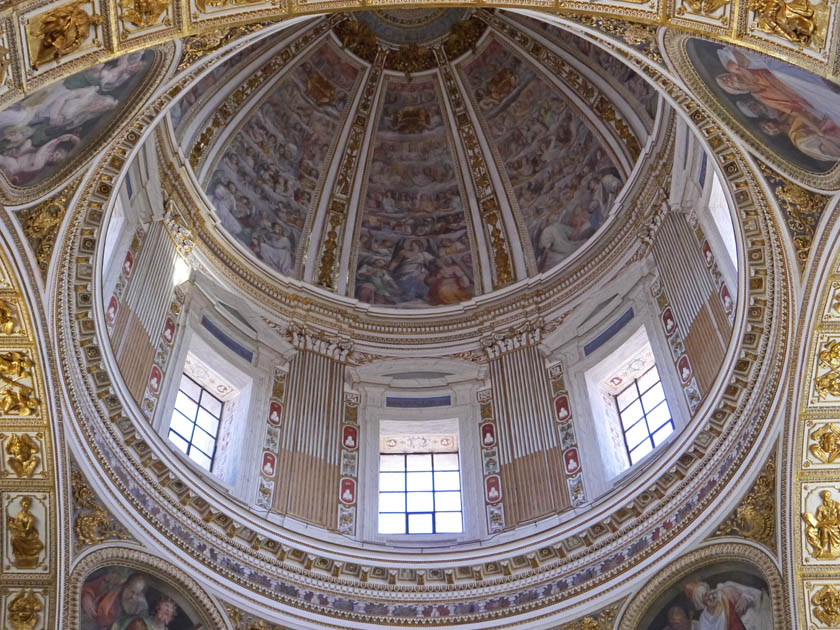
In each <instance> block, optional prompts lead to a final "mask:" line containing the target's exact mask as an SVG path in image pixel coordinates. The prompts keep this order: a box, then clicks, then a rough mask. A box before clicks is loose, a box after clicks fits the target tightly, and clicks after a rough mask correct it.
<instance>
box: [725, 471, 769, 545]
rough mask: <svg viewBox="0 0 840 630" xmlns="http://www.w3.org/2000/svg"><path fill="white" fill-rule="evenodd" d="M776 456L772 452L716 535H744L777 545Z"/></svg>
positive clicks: (764, 543) (756, 540)
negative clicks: (775, 524) (775, 533)
mask: <svg viewBox="0 0 840 630" xmlns="http://www.w3.org/2000/svg"><path fill="white" fill-rule="evenodd" d="M775 489H776V457H775V455H773V456H771V457H770V459H769V460H768V461H767V464H765V466H764V470H762V471H761V473H760V474H759V475H758V478H757V479H756V480H755V483H754V484H753V486H752V488H750V491H749V492H748V493H747V496H746V497H744V499H743V500H742V501H741V504H740V505H739V506H738V507H737V508H736V509H735V512H734V513H732V514H731V515H730V516H729V518H727V519H726V520H725V521H724V522H723V523H722V524H721V525H720V526H719V527H718V528H717V529H716V530H715V535H716V536H743V537H744V538H748V539H750V540H754V541H755V542H757V543H760V544H762V545H766V546H768V547H771V548H772V547H774V545H773V542H774V539H773V532H774V530H775V526H774V523H775V521H774V519H775V514H776V509H775V496H776V492H775Z"/></svg>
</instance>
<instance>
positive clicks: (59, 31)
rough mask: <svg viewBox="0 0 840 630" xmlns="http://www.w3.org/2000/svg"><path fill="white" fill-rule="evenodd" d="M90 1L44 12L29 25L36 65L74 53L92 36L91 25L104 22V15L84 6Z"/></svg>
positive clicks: (33, 58) (31, 51)
mask: <svg viewBox="0 0 840 630" xmlns="http://www.w3.org/2000/svg"><path fill="white" fill-rule="evenodd" d="M86 4H89V3H88V2H87V0H80V1H79V2H71V3H70V4H65V5H63V6H60V7H57V8H55V9H53V10H52V11H48V12H46V13H43V14H41V15H39V16H37V17H36V18H34V19H33V20H32V21H31V22H30V23H29V25H28V28H27V31H28V34H29V37H30V39H31V41H30V54H31V56H32V67H33V68H35V69H37V68H38V65H39V64H42V63H46V62H48V61H54V60H57V59H59V58H60V57H61V56H62V55H66V54H68V53H71V52H73V51H74V50H76V49H77V48H79V46H81V45H82V44H83V43H84V41H85V40H86V39H87V38H88V36H89V35H90V27H91V26H99V25H100V24H104V22H105V20H104V19H103V17H102V16H101V15H97V14H95V13H94V14H93V15H90V14H88V13H87V11H85V10H84V9H83V8H82V7H83V6H85V5H86Z"/></svg>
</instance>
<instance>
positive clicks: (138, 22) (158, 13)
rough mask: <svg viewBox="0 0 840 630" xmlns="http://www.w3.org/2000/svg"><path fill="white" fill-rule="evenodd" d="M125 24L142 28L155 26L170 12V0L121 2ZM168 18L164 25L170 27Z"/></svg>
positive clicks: (131, 0)
mask: <svg viewBox="0 0 840 630" xmlns="http://www.w3.org/2000/svg"><path fill="white" fill-rule="evenodd" d="M120 7H121V8H122V10H123V11H122V16H121V18H122V21H123V24H125V23H126V22H129V23H131V24H134V26H139V27H141V28H144V27H147V26H153V25H155V24H156V23H157V22H158V21H159V20H160V19H161V18H162V17H163V16H164V14H166V13H167V12H168V9H169V1H168V0H120ZM170 23H171V22H170V20H169V18H168V17H167V18H166V19H165V20H164V24H166V25H167V26H169V25H170Z"/></svg>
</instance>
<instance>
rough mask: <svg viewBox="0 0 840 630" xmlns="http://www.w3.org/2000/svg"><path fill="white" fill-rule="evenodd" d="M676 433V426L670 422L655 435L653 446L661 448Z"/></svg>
mask: <svg viewBox="0 0 840 630" xmlns="http://www.w3.org/2000/svg"><path fill="white" fill-rule="evenodd" d="M673 432H674V424H673V423H672V422H668V423H667V424H666V425H665V426H663V427H662V428H661V429H659V431H657V432H656V433H654V434H653V444H654V446H659V445H660V444H662V442H664V441H665V440H666V439H667V438H668V436H669V435H671V434H672V433H673Z"/></svg>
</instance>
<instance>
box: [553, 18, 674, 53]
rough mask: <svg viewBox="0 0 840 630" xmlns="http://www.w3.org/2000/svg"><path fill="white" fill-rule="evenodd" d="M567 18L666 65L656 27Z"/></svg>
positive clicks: (616, 20)
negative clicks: (660, 50) (613, 38)
mask: <svg viewBox="0 0 840 630" xmlns="http://www.w3.org/2000/svg"><path fill="white" fill-rule="evenodd" d="M566 17H568V18H569V19H572V20H575V21H577V22H580V23H581V24H584V25H585V26H590V27H592V28H596V29H598V30H599V31H602V32H603V33H606V34H607V35H610V36H612V37H615V38H616V39H619V40H621V41H622V42H624V43H625V44H627V45H628V46H631V47H633V48H635V49H636V50H638V51H639V52H641V53H643V54H644V55H645V56H646V57H647V58H648V59H650V60H651V61H654V62H656V63H658V64H664V60H663V59H662V55H661V54H660V52H659V45H658V43H657V37H656V27H655V26H651V25H648V24H635V23H633V22H627V21H625V20H620V19H616V18H607V17H592V16H589V15H582V16H577V15H569V16H566Z"/></svg>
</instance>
